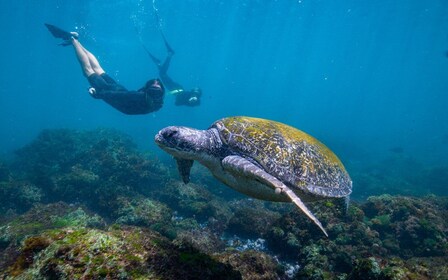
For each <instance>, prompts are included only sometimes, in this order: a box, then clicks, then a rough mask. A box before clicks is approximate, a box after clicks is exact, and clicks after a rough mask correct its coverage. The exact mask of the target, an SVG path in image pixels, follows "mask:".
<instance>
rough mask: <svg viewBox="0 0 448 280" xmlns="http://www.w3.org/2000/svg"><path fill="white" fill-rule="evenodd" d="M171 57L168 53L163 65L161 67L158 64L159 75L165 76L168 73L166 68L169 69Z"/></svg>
mask: <svg viewBox="0 0 448 280" xmlns="http://www.w3.org/2000/svg"><path fill="white" fill-rule="evenodd" d="M172 57H173V55H170V53H168V55H167V56H166V58H165V61H164V62H163V64H162V65H160V64H159V73H160V75H165V74H166V73H167V72H168V68H170V63H171V58H172Z"/></svg>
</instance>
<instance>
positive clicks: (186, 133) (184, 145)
mask: <svg viewBox="0 0 448 280" xmlns="http://www.w3.org/2000/svg"><path fill="white" fill-rule="evenodd" d="M214 138H215V137H214V135H213V133H211V132H210V131H209V130H198V129H194V128H189V127H184V126H169V127H165V128H164V129H162V130H160V131H159V133H157V135H156V137H155V141H156V144H157V145H158V146H159V147H160V148H161V149H162V150H164V151H165V152H167V153H168V154H170V155H172V156H174V158H175V159H176V161H177V167H178V169H179V172H180V175H181V176H182V180H183V181H184V183H188V181H189V175H190V169H191V166H192V165H193V161H194V160H198V161H200V162H204V161H205V160H206V159H207V158H209V155H210V154H211V153H212V150H213V147H214V145H215V144H214V143H215V142H214V140H213V139H214Z"/></svg>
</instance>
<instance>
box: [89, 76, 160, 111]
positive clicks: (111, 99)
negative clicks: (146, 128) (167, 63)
mask: <svg viewBox="0 0 448 280" xmlns="http://www.w3.org/2000/svg"><path fill="white" fill-rule="evenodd" d="M88 80H89V83H90V85H91V86H92V87H93V88H95V91H96V92H95V93H94V94H92V96H93V97H94V98H98V99H103V100H104V101H105V102H106V103H108V104H109V105H111V106H112V107H114V108H115V109H117V110H118V111H120V112H122V113H124V114H128V115H141V114H147V113H150V112H154V111H157V110H159V109H160V108H161V107H162V106H163V97H164V93H165V91H164V88H163V87H161V88H160V89H157V88H153V87H151V86H150V85H152V82H153V81H154V80H150V81H148V82H147V83H146V85H145V86H144V87H143V88H141V89H139V90H137V91H130V90H127V89H126V88H125V87H123V86H122V85H120V84H118V83H117V82H116V81H115V80H114V79H112V78H111V77H110V76H109V75H107V74H106V73H104V74H102V75H98V74H92V75H90V76H89V77H88Z"/></svg>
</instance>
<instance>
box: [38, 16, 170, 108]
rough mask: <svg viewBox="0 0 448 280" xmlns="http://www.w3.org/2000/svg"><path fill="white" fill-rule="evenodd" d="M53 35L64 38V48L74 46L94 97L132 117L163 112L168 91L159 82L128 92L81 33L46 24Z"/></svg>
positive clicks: (152, 82)
mask: <svg viewBox="0 0 448 280" xmlns="http://www.w3.org/2000/svg"><path fill="white" fill-rule="evenodd" d="M45 25H46V26H47V28H48V30H49V31H50V32H51V34H52V35H53V36H54V37H56V38H60V39H62V40H63V41H62V43H60V45H61V46H69V45H72V46H73V48H74V49H75V53H76V57H77V58H78V61H79V63H80V64H81V68H82V71H83V74H84V76H85V77H86V78H87V80H88V81H89V83H90V86H91V87H90V88H89V93H90V95H91V96H92V97H94V98H97V99H103V100H104V101H105V102H106V103H108V104H109V105H111V106H112V107H114V108H115V109H117V110H118V111H120V112H122V113H124V114H128V115H139V114H147V113H150V112H154V111H157V110H159V109H160V108H161V107H162V105H163V97H164V93H165V89H164V87H163V85H162V83H161V81H160V80H159V79H152V80H149V81H147V82H146V84H145V86H144V87H142V88H141V89H139V90H137V91H130V90H127V89H126V88H125V87H123V86H122V85H120V84H118V83H117V82H116V81H115V80H114V79H112V78H111V77H110V76H109V75H107V74H106V72H105V71H104V70H103V68H101V66H100V64H99V62H98V60H97V59H96V57H95V56H94V55H93V54H92V53H91V52H89V51H88V50H87V49H85V48H84V47H83V46H82V45H81V43H80V42H79V41H78V33H76V32H67V31H64V30H62V29H60V28H58V27H56V26H54V25H50V24H45Z"/></svg>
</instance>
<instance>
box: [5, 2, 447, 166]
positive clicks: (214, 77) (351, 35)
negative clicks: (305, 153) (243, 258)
mask: <svg viewBox="0 0 448 280" xmlns="http://www.w3.org/2000/svg"><path fill="white" fill-rule="evenodd" d="M155 6H156V7H157V9H158V11H159V14H160V19H161V22H160V24H161V26H162V28H163V32H164V33H165V35H166V37H167V39H168V40H169V42H170V44H171V45H172V47H173V48H174V49H175V51H176V55H175V56H174V58H173V61H172V64H171V68H170V71H169V73H170V75H171V76H172V78H173V79H175V80H176V81H177V82H179V83H181V84H183V85H184V86H185V87H186V88H192V87H194V86H200V87H201V88H202V90H203V102H202V105H201V106H200V107H196V108H187V107H176V106H174V98H173V97H172V96H167V97H166V98H165V105H164V107H163V108H162V109H161V110H160V111H158V112H155V113H151V114H149V115H145V116H127V115H124V114H122V113H120V112H118V111H116V110H115V109H113V108H112V107H110V106H109V105H107V104H106V103H104V102H102V101H101V100H96V99H93V98H92V97H90V96H89V94H88V93H87V88H88V83H87V81H86V79H85V78H84V77H83V76H82V74H81V70H80V67H79V65H78V62H77V60H76V58H75V55H74V52H73V49H72V48H71V47H60V46H57V43H58V41H57V40H56V39H55V38H53V37H52V36H51V35H50V34H49V32H48V31H47V30H46V28H45V26H44V25H43V24H44V23H52V24H55V25H57V26H60V27H62V28H64V29H69V30H76V31H78V32H79V33H80V41H81V42H82V43H83V44H84V45H85V46H86V47H87V48H88V49H89V50H90V51H91V52H93V53H94V54H95V55H96V56H97V57H98V58H99V60H100V62H101V65H102V66H103V68H104V69H105V70H106V71H107V72H108V73H109V74H110V75H111V76H112V77H114V78H116V79H117V80H118V81H119V82H120V83H122V84H123V85H125V86H126V87H127V88H130V89H137V88H140V87H141V86H142V85H143V84H144V82H145V81H146V80H148V79H150V78H153V77H155V76H156V75H157V69H156V68H155V67H154V65H152V63H151V61H150V60H149V58H148V57H147V55H146V53H145V52H144V50H143V48H142V47H141V45H140V40H142V41H143V42H144V43H145V45H146V46H147V47H148V49H150V50H151V51H152V52H153V53H154V54H156V55H157V56H159V57H161V58H163V57H164V55H165V53H166V51H165V48H164V45H163V41H162V39H161V37H160V34H159V31H158V25H159V23H157V21H156V20H155V16H154V10H153V1H152V0H146V1H143V0H125V1H106V0H96V1H93V0H90V1H88V0H80V1H60V0H44V1H30V0H23V1H1V2H0V13H1V15H0V30H1V38H2V39H1V41H2V43H1V46H0V48H1V52H0V61H1V70H0V71H1V72H0V85H1V86H0V155H1V156H2V157H3V156H5V157H7V156H8V154H9V153H10V152H11V151H13V150H14V149H17V148H20V147H22V146H24V145H26V144H27V143H29V142H30V141H31V140H33V139H34V138H35V137H36V135H37V134H38V133H39V132H40V131H41V130H42V129H46V128H74V129H92V128H96V127H114V128H117V129H119V130H122V131H124V132H126V133H128V134H130V135H131V136H132V137H133V138H134V140H135V141H136V142H137V143H138V145H139V146H140V147H141V148H142V149H143V150H147V151H152V152H154V153H160V154H161V152H160V151H159V150H158V149H157V148H156V147H155V145H154V143H153V137H154V135H155V134H156V132H157V131H158V130H159V129H161V128H163V127H165V126H167V125H187V126H192V127H196V128H207V127H208V126H209V125H210V124H211V123H212V122H213V121H215V120H217V119H219V118H222V117H225V116H231V115H247V116H254V117H262V118H267V119H273V120H277V121H281V122H284V123H287V124H289V125H292V126H295V127H297V128H299V129H301V130H304V131H306V132H308V133H310V134H311V135H313V136H315V137H317V138H318V139H320V140H321V141H322V142H324V143H325V144H327V145H328V146H329V147H330V148H332V149H333V150H334V151H335V152H336V154H338V155H339V156H340V157H341V159H342V160H343V162H344V163H347V162H348V163H350V162H351V163H352V164H357V163H359V164H366V163H368V162H375V161H378V160H381V159H382V158H387V157H388V156H390V153H391V149H392V150H394V149H395V150H396V151H397V150H398V151H400V152H401V151H402V152H403V153H404V154H405V155H407V156H410V157H413V158H416V159H417V160H418V161H420V162H422V163H424V164H445V165H446V164H447V162H448V160H447V159H448V148H447V146H448V145H447V144H448V113H447V109H446V106H447V104H448V57H447V55H446V51H447V50H448V2H447V1H445V0H438V1H437V0H432V1H415V0H407V1H404V0H398V1H389V0H379V1H366V0H364V1H359V0H356V1H355V0H352V1H317V0H316V1H312V0H303V1H291V0H284V1H267V0H266V1H261V0H260V1H256V0H251V1H249V0H247V1H242V0H225V1H212V0H209V1H200V0H194V1H193V0H170V1H168V0H157V1H155ZM397 148H398V149H397Z"/></svg>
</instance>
